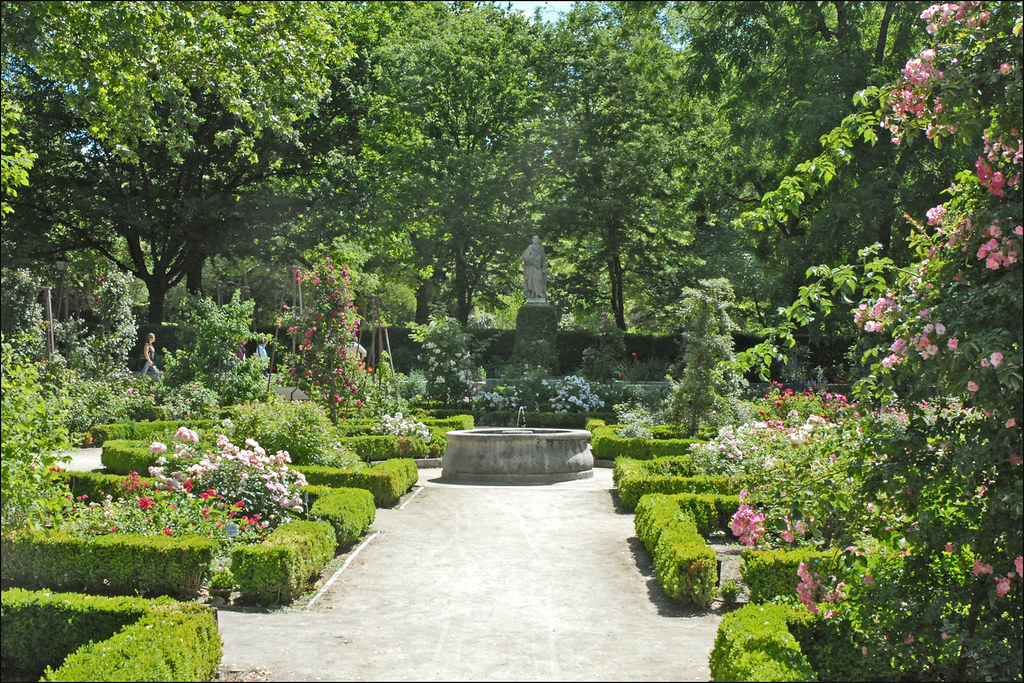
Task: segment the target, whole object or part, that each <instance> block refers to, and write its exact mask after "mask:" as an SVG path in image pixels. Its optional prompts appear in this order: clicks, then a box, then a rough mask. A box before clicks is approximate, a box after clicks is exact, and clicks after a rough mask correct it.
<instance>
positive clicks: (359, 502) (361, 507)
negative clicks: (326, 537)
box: [309, 488, 377, 545]
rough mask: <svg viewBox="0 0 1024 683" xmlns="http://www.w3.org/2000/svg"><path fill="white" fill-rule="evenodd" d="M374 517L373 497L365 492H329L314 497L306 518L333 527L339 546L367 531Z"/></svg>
mask: <svg viewBox="0 0 1024 683" xmlns="http://www.w3.org/2000/svg"><path fill="white" fill-rule="evenodd" d="M376 514H377V508H376V506H375V505H374V503H373V494H372V493H370V492H369V491H367V490H366V489H356V488H340V489H331V490H330V491H329V492H327V493H326V494H324V495H320V496H317V498H316V501H315V502H313V503H312V504H311V505H310V508H309V516H310V517H311V518H313V519H320V520H323V521H325V522H328V523H329V524H330V525H331V526H332V527H334V533H335V535H336V536H337V542H338V545H344V544H347V543H351V542H352V541H354V540H356V539H357V538H359V537H360V536H362V534H363V532H364V531H366V530H367V529H369V528H370V525H371V524H373V520H374V519H375V517H376Z"/></svg>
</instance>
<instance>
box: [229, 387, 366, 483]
mask: <svg viewBox="0 0 1024 683" xmlns="http://www.w3.org/2000/svg"><path fill="white" fill-rule="evenodd" d="M229 431H230V433H229V434H227V436H228V438H229V439H230V440H231V442H232V443H236V444H244V443H245V440H246V439H255V440H256V441H257V442H258V443H259V444H260V446H262V447H263V448H264V449H265V450H266V451H267V452H268V453H276V452H277V451H288V455H289V456H291V459H292V462H293V463H294V464H296V465H323V466H326V467H346V466H351V465H352V464H353V462H354V458H352V456H351V455H350V454H349V453H347V452H346V449H345V448H343V447H342V444H341V441H342V439H340V437H339V434H338V431H337V430H336V429H335V427H334V425H333V424H332V423H331V419H330V417H329V416H328V415H327V411H326V410H325V409H324V408H323V407H321V406H319V405H317V404H316V403H312V402H309V401H286V400H284V399H280V398H278V399H276V400H274V401H272V402H270V403H244V404H242V405H239V406H236V407H235V409H234V411H233V412H232V416H231V426H230V427H229Z"/></svg>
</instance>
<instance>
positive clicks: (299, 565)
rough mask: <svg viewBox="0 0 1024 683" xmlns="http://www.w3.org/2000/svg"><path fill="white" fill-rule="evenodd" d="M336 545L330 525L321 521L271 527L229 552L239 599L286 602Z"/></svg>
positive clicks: (318, 568)
mask: <svg viewBox="0 0 1024 683" xmlns="http://www.w3.org/2000/svg"><path fill="white" fill-rule="evenodd" d="M337 546H338V543H337V536H336V535H335V533H334V527H333V526H332V524H331V523H330V522H326V521H322V520H308V521H304V520H296V521H292V522H290V523H288V524H283V525H281V526H279V527H277V528H276V529H274V530H273V531H272V532H270V534H269V535H268V536H267V537H266V538H265V539H263V542H262V543H260V544H258V545H250V546H240V547H237V548H235V549H234V550H232V551H231V576H232V579H233V580H234V582H235V586H236V587H237V588H238V592H239V594H240V595H239V599H240V601H241V602H250V603H254V604H257V605H278V604H284V603H289V602H291V601H292V600H294V599H295V598H297V597H298V596H299V595H301V594H302V591H303V590H304V589H305V588H306V585H307V584H308V583H309V581H310V579H311V578H313V577H315V576H316V575H317V574H318V573H319V572H320V570H321V569H323V567H324V565H326V564H327V563H328V562H329V561H330V560H331V558H333V557H334V552H335V550H336V548H337Z"/></svg>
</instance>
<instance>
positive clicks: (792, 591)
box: [740, 548, 840, 602]
mask: <svg viewBox="0 0 1024 683" xmlns="http://www.w3.org/2000/svg"><path fill="white" fill-rule="evenodd" d="M740 557H741V560H742V564H741V565H740V574H741V575H742V576H743V582H744V583H746V584H747V587H748V588H749V589H750V601H751V602H769V601H771V600H774V599H775V598H777V597H785V596H791V597H793V598H796V596H797V592H796V587H797V584H799V583H800V578H799V577H798V576H797V574H796V572H797V569H798V568H799V567H800V563H801V562H812V561H814V560H817V561H818V562H819V564H818V566H817V567H816V568H815V571H817V572H818V573H819V574H821V575H824V576H827V575H829V574H832V575H838V574H839V571H840V569H839V565H840V560H839V557H840V554H839V551H837V550H828V551H816V550H812V549H810V548H796V549H794V550H754V549H753V548H744V549H743V552H742V554H741V556H740Z"/></svg>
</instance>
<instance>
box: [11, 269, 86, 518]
mask: <svg viewBox="0 0 1024 683" xmlns="http://www.w3.org/2000/svg"><path fill="white" fill-rule="evenodd" d="M4 272H5V273H6V272H7V269H4ZM3 294H4V295H6V294H7V292H3ZM5 300H6V298H5ZM21 313H24V312H23V311H20V312H17V314H21ZM11 317H12V318H13V317H14V316H11ZM4 322H5V323H6V322H7V320H4ZM22 341H24V340H22ZM9 342H10V340H9V339H6V338H4V337H3V336H2V335H0V347H2V348H0V368H2V369H0V387H2V396H3V400H2V401H0V422H2V423H3V428H2V429H0V523H2V524H3V526H5V527H7V526H12V527H13V526H20V525H22V524H24V523H26V522H29V523H34V524H38V525H41V524H42V523H43V522H44V521H45V520H46V519H47V517H48V516H49V515H50V514H52V513H54V512H57V511H59V510H60V509H61V507H62V506H63V504H64V503H65V500H64V498H63V497H62V493H63V491H62V489H61V487H60V486H59V485H55V483H54V481H53V476H52V475H53V472H54V469H53V467H54V465H55V464H56V462H57V458H56V457H55V456H54V454H55V453H56V452H58V451H61V450H64V449H65V448H67V447H68V444H69V442H68V433H67V429H66V428H65V427H64V424H65V417H66V415H67V412H68V409H69V408H70V407H71V406H70V405H69V403H68V401H67V400H66V399H65V398H64V397H63V396H61V395H60V394H59V393H58V391H57V390H56V389H55V388H54V385H53V383H52V382H50V381H47V379H46V378H44V377H43V376H41V375H40V371H39V368H38V367H37V366H36V365H34V364H33V363H31V362H29V360H28V359H27V358H25V357H24V356H22V355H21V354H20V353H19V352H18V351H16V350H15V348H14V347H12V345H11V344H10V343H9Z"/></svg>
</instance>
